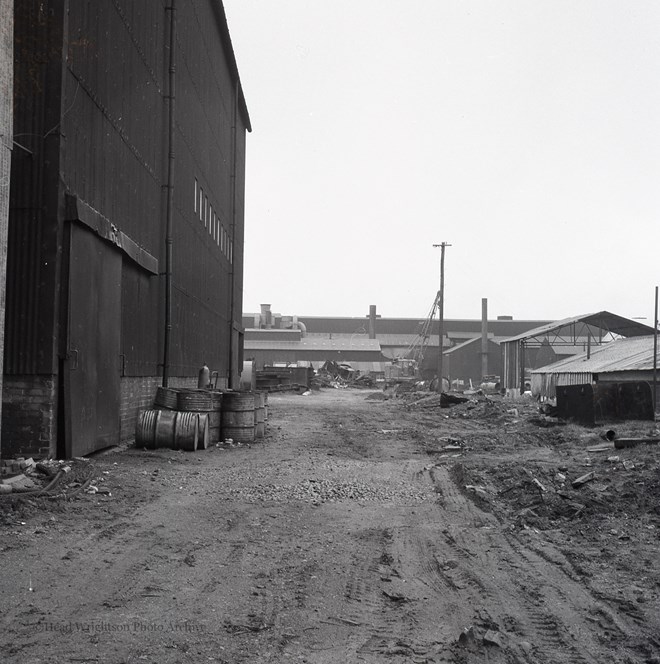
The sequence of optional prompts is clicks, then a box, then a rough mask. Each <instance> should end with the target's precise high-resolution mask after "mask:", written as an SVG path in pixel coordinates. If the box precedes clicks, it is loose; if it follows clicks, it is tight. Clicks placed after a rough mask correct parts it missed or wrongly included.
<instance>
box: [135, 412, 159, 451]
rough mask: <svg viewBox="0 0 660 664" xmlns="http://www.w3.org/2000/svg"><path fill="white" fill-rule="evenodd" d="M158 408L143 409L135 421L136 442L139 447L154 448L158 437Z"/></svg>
mask: <svg viewBox="0 0 660 664" xmlns="http://www.w3.org/2000/svg"><path fill="white" fill-rule="evenodd" d="M158 412H159V411H157V410H143V411H142V412H141V413H139V414H138V418H137V422H136V423H135V444H136V445H137V446H139V447H148V448H151V449H152V448H154V447H155V446H156V444H155V437H156V420H157V418H158Z"/></svg>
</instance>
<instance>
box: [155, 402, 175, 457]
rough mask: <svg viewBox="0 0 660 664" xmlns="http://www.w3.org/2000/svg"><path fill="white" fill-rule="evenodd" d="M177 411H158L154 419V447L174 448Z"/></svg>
mask: <svg viewBox="0 0 660 664" xmlns="http://www.w3.org/2000/svg"><path fill="white" fill-rule="evenodd" d="M177 415H178V413H177V411H175V410H159V411H158V416H157V417H156V431H155V433H154V447H168V448H170V449H172V448H173V447H174V428H175V425H176V420H177Z"/></svg>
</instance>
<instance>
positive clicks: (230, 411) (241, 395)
mask: <svg viewBox="0 0 660 664" xmlns="http://www.w3.org/2000/svg"><path fill="white" fill-rule="evenodd" d="M267 409H268V394H267V393H266V392H234V391H232V390H227V391H222V390H211V389H181V388H179V389H177V388H168V387H159V388H158V390H157V392H156V397H155V399H154V404H153V408H151V409H149V410H144V411H141V412H140V413H139V415H138V419H137V424H136V427H135V444H136V446H138V447H146V448H150V449H154V448H169V449H174V450H186V451H189V452H194V451H196V450H205V449H207V448H208V447H209V446H210V445H216V444H218V443H221V442H223V441H228V440H231V441H232V442H239V443H249V442H253V441H255V440H257V439H260V438H263V437H264V436H265V434H266V421H267V419H268V414H267Z"/></svg>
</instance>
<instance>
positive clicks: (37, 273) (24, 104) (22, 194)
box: [4, 0, 61, 375]
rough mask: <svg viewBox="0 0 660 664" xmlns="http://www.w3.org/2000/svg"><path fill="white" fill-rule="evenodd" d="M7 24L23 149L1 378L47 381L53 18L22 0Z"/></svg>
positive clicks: (16, 180)
mask: <svg viewBox="0 0 660 664" xmlns="http://www.w3.org/2000/svg"><path fill="white" fill-rule="evenodd" d="M14 18H15V32H14V34H15V35H16V37H15V44H14V137H15V139H16V141H17V142H18V143H20V144H21V146H23V147H24V148H25V149H22V148H18V147H17V148H15V149H14V152H13V156H12V171H11V193H10V212H9V231H8V249H7V253H8V255H7V282H6V298H7V299H6V319H5V349H4V350H5V359H4V372H5V373H6V374H13V375H17V374H35V373H43V374H52V373H54V371H55V367H54V362H55V358H56V345H55V344H56V340H55V338H54V333H53V326H54V320H55V318H54V317H55V306H56V302H57V301H58V295H57V287H58V285H59V270H58V268H59V265H58V261H57V260H56V253H57V250H58V235H57V232H58V231H57V228H58V227H57V212H56V210H53V209H48V213H47V208H48V205H49V204H50V203H52V202H53V198H52V194H51V196H50V197H49V196H48V195H47V187H48V186H50V185H51V184H52V183H53V181H54V183H55V186H56V183H57V181H58V173H57V169H56V168H53V167H52V164H56V163H57V153H58V150H59V132H58V131H56V129H57V127H58V121H59V97H60V95H59V89H58V87H59V68H60V65H59V63H60V59H59V53H60V50H59V49H60V45H61V16H60V15H59V14H58V13H57V12H53V13H50V12H49V8H48V6H46V5H45V3H43V2H39V1H38V0H32V1H27V0H24V1H23V2H20V3H16V6H15V17H14ZM47 102H48V104H47ZM26 150H29V151H30V152H31V154H30V153H29V152H27V151H26ZM46 156H47V157H48V158H49V159H50V160H51V168H50V169H49V170H46V169H45V168H44V165H43V162H44V158H45V157H46Z"/></svg>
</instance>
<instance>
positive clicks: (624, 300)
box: [224, 0, 660, 324]
mask: <svg viewBox="0 0 660 664" xmlns="http://www.w3.org/2000/svg"><path fill="white" fill-rule="evenodd" d="M224 4H225V9H226V12H227V18H228V22H229V29H230V33H231V35H232V40H233V44H234V50H235V53H236V59H237V61H238V67H239V72H240V75H241V80H242V84H243V89H244V92H245V96H246V99H247V104H248V109H249V112H250V117H251V120H252V125H253V132H252V133H251V134H249V135H248V148H247V189H246V245H245V292H244V306H243V309H244V311H246V312H253V311H256V310H258V307H259V304H260V303H262V302H268V303H271V304H272V306H273V310H274V311H277V312H280V313H283V314H285V315H293V314H298V315H301V316H302V315H320V316H322V315H328V316H341V315H345V316H362V315H366V314H367V313H368V309H369V305H370V304H375V305H377V307H378V312H379V313H380V314H382V315H383V316H405V317H408V316H411V317H420V318H424V317H426V315H427V314H428V312H429V310H430V308H431V305H432V303H433V299H434V297H435V293H436V291H437V289H438V283H439V275H440V250H439V249H434V248H433V246H432V245H433V244H434V243H440V242H443V241H444V242H449V243H450V244H451V245H452V246H451V247H449V248H447V250H446V259H445V268H446V271H445V317H446V318H479V317H480V316H481V298H484V297H486V298H488V302H489V316H490V317H491V318H494V317H495V316H497V315H503V314H508V315H512V316H514V317H515V318H517V319H560V318H565V317H568V316H574V315H578V314H583V313H589V312H594V311H600V310H602V309H607V310H610V311H613V312H614V313H617V314H620V315H623V316H627V317H630V318H632V317H637V316H646V317H647V318H648V320H647V322H648V323H649V324H652V319H653V313H654V310H653V309H654V289H655V286H656V285H657V284H658V283H660V242H659V240H660V230H659V229H660V131H659V124H658V123H659V122H660V3H659V2H657V0H617V1H613V0H488V1H487V0H473V1H472V0H279V1H278V2H276V1H275V0H224Z"/></svg>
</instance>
